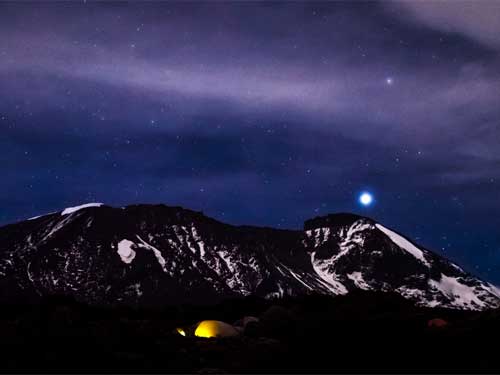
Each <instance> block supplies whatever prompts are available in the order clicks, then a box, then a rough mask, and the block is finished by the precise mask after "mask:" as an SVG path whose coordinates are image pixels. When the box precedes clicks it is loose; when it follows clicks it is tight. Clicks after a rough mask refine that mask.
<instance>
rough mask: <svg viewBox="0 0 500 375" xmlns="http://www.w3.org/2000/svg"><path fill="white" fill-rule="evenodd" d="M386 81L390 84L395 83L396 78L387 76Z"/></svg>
mask: <svg viewBox="0 0 500 375" xmlns="http://www.w3.org/2000/svg"><path fill="white" fill-rule="evenodd" d="M385 83H387V84H388V85H389V86H391V85H392V84H393V83H394V80H393V79H392V78H391V77H387V78H386V79H385Z"/></svg>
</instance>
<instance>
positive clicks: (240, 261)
mask: <svg viewBox="0 0 500 375" xmlns="http://www.w3.org/2000/svg"><path fill="white" fill-rule="evenodd" d="M356 289H364V290H373V291H395V292H397V293H399V294H400V295H402V296H403V297H405V298H408V299H410V300H412V301H414V302H415V303H416V304H418V305H422V306H430V307H435V306H439V307H451V308H458V309H474V310H480V309H485V308H492V307H498V306H500V291H499V289H497V288H496V287H494V286H493V285H491V284H489V283H486V282H484V281H481V280H479V279H477V278H475V277H474V276H472V275H470V274H468V273H467V272H465V271H463V270H462V269H461V268H460V267H459V266H457V265H455V264H453V263H451V262H449V261H448V260H446V259H444V258H443V257H441V256H438V255H437V254H435V253H433V252H431V251H429V250H427V249H424V248H422V247H419V246H417V245H415V244H413V243H412V242H411V241H409V240H408V239H406V238H405V237H403V236H401V235H400V234H398V233H396V232H394V231H393V230H390V229H388V228H386V227H384V226H383V225H381V224H379V223H377V222H375V221H373V220H371V219H369V218H365V217H361V216H357V215H352V214H333V215H328V216H325V217H318V218H315V219H312V220H308V221H306V222H305V224H304V230H303V231H292V230H278V229H270V228H258V227H249V226H231V225H227V224H224V223H221V222H218V221H216V220H213V219H211V218H208V217H206V216H204V215H203V214H201V213H199V212H194V211H190V210H186V209H183V208H180V207H168V206H164V205H133V206H127V207H123V208H113V207H109V206H106V205H102V204H87V205H83V206H79V207H72V208H68V209H65V210H64V211H62V212H58V213H52V214H48V215H45V216H40V217H36V218H33V219H30V220H27V221H24V222H20V223H16V224H12V225H7V226H4V227H1V228H0V298H1V299H2V300H4V301H8V302H13V301H20V302H26V301H36V300H37V299H38V298H40V296H44V295H50V294H65V295H72V296H74V297H75V298H76V299H77V300H80V301H82V302H86V303H90V304H98V305H109V304H126V305H137V304H138V305H141V306H150V305H165V304H176V303H186V302H188V303H210V302H213V301H216V300H220V299H222V298H228V297H237V296H248V295H256V296H262V297H267V298H272V297H281V296H284V295H301V294H310V293H321V294H333V295H337V294H346V293H348V292H349V291H352V290H356Z"/></svg>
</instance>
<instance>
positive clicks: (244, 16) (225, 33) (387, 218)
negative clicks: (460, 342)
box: [0, 1, 500, 283]
mask: <svg viewBox="0 0 500 375" xmlns="http://www.w3.org/2000/svg"><path fill="white" fill-rule="evenodd" d="M499 19H500V2H499V1H489V2H481V1H471V2H465V3H464V2H459V1H453V2H452V1H450V2H439V3H436V2H422V1H419V2H415V3H410V2H405V3H402V2H399V3H393V2H385V3H377V2H370V3H361V2H355V3H354V2H351V3H341V2H322V3H307V4H305V3H300V2H293V3H285V2H281V3H270V2H266V3H258V2H249V3H245V2H235V3H229V2H217V3H202V4H200V3H173V2H169V3H161V2H154V3H145V2H137V3H129V4H126V3H117V2H109V3H106V4H98V3H92V2H90V1H88V2H78V3H77V2H59V3H38V4H36V3H33V4H30V3H26V2H16V3H5V2H2V3H0V130H1V131H0V150H1V152H0V168H1V169H0V171H1V177H0V224H7V223H10V222H15V221H19V220H23V219H26V218H29V217H31V216H35V215H39V214H43V213H48V212H52V211H57V210H61V209H63V208H64V207H68V206H74V205H78V204H81V203H85V202H104V203H106V204H109V205H115V206H122V205H127V204H133V203H165V204H167V205H181V206H184V207H186V208H191V209H194V210H199V211H203V212H204V213H205V214H206V215H209V216H211V217H214V218H216V219H219V220H221V221H224V222H227V223H232V224H253V225H261V226H273V227H281V228H301V226H302V223H303V221H304V220H306V219H308V218H311V217H314V216H318V215H325V214H327V213H334V212H346V211H347V212H354V213H359V214H362V215H366V216H369V217H372V218H374V219H376V220H378V221H380V222H381V223H383V224H385V225H387V226H389V227H392V228H394V229H396V230H398V231H399V232H401V233H404V234H406V235H407V236H408V237H410V238H412V239H414V240H415V241H416V242H418V243H420V244H422V245H424V246H427V247H428V248H430V249H433V250H435V251H436V252H438V253H440V254H443V255H445V256H447V257H448V258H450V259H452V260H454V261H456V262H458V263H459V264H461V265H463V266H464V268H466V269H467V270H469V271H472V272H473V273H475V274H477V275H479V276H482V277H483V278H486V279H487V280H490V281H493V282H496V283H500V272H499V271H500V22H498V20H499ZM363 191H368V192H370V193H372V194H373V196H374V202H373V203H372V204H371V205H369V206H367V207H364V206H362V205H361V204H360V203H359V201H358V196H359V194H360V193H361V192H363Z"/></svg>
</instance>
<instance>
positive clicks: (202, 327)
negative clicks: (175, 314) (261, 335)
mask: <svg viewBox="0 0 500 375" xmlns="http://www.w3.org/2000/svg"><path fill="white" fill-rule="evenodd" d="M193 328H194V335H195V336H197V337H206V338H210V337H234V336H238V335H239V334H240V331H239V330H238V329H236V328H235V327H233V326H232V325H231V324H227V323H224V322H221V321H219V320H203V321H201V322H199V323H198V324H196V325H195V326H194V327H193ZM190 332H191V334H192V332H193V330H192V329H189V330H184V329H183V328H177V333H178V334H180V335H182V336H186V335H188V336H190V335H191V334H190Z"/></svg>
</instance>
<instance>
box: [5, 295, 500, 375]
mask: <svg viewBox="0 0 500 375" xmlns="http://www.w3.org/2000/svg"><path fill="white" fill-rule="evenodd" d="M0 312H1V319H0V330H1V332H2V340H1V350H0V367H2V369H3V370H4V371H9V372H13V371H14V372H16V371H17V372H23V371H24V372H26V371H33V370H38V371H42V372H64V371H80V372H81V371H99V372H105V373H106V372H117V371H118V372H154V373H171V372H175V373H283V372H287V373H306V372H307V373H311V372H312V373H327V372H360V371H371V372H397V371H405V372H408V371H411V372H450V371H451V372H455V373H456V372H471V371H479V372H496V371H498V370H500V366H499V362H498V359H497V352H498V348H497V346H496V345H495V342H496V340H497V338H498V337H499V334H500V311H498V310H489V311H485V312H472V311H459V310H450V309H438V308H433V309H430V308H421V307H415V306H414V305H413V304H411V303H409V302H408V301H407V300H404V299H403V298H402V297H400V296H398V295H395V294H390V293H374V292H363V291H360V292H353V293H350V294H348V295H345V296H337V297H330V296H324V295H323V296H321V295H316V296H312V295H311V296H307V297H302V298H286V299H281V300H266V299H259V298H253V297H252V298H245V299H238V300H227V301H224V302H223V303H220V304H217V305H205V306H193V305H177V306H171V307H168V308H162V309H156V310H137V309H130V308H123V309H117V308H112V309H111V308H96V307H90V306H86V305H82V304H79V303H76V302H74V301H71V300H68V299H66V298H61V299H60V298H54V297H53V298H49V299H44V300H43V301H42V303H41V304H40V305H39V306H37V307H35V308H34V307H32V306H31V307H26V308H23V307H21V306H16V307H14V306H9V307H7V306H4V307H3V308H2V309H1V310H0ZM244 316H253V317H256V318H257V319H258V321H256V322H255V321H254V322H253V324H248V325H247V326H246V328H245V329H244V331H243V333H242V334H241V335H240V336H238V337H231V338H218V339H204V338H197V337H183V336H181V335H179V334H178V333H177V332H176V331H175V328H176V327H179V326H186V325H191V324H193V323H196V322H198V321H200V320H204V319H217V320H222V321H225V322H228V323H233V322H235V321H237V320H239V319H241V318H242V317H244Z"/></svg>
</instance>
